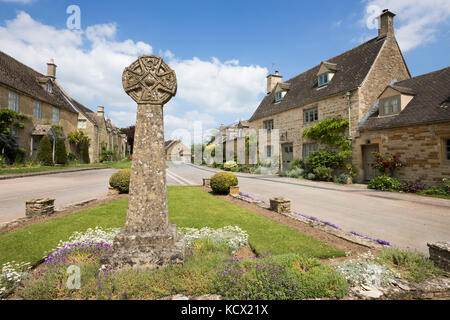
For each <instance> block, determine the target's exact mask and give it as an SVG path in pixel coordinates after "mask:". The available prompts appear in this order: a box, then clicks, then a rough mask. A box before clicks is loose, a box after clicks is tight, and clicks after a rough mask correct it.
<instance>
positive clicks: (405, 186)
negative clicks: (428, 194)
mask: <svg viewBox="0 0 450 320" xmlns="http://www.w3.org/2000/svg"><path fill="white" fill-rule="evenodd" d="M426 188H427V185H426V184H425V183H423V182H420V181H417V182H416V181H403V182H402V185H401V186H400V188H399V191H403V192H408V193H417V192H421V191H423V190H425V189H426Z"/></svg>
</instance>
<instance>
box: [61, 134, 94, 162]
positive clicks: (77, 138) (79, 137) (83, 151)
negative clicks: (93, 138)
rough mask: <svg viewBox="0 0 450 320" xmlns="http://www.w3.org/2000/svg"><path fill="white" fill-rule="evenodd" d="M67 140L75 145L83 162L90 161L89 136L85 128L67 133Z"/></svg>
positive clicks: (77, 153) (78, 156)
mask: <svg viewBox="0 0 450 320" xmlns="http://www.w3.org/2000/svg"><path fill="white" fill-rule="evenodd" d="M67 140H69V142H70V143H71V144H73V145H75V150H76V151H75V153H76V155H77V158H78V159H80V160H81V162H83V163H90V159H89V144H90V139H89V136H88V135H87V134H86V132H84V131H83V130H81V129H79V130H77V131H74V132H71V133H69V134H68V135H67Z"/></svg>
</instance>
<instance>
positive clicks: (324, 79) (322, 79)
mask: <svg viewBox="0 0 450 320" xmlns="http://www.w3.org/2000/svg"><path fill="white" fill-rule="evenodd" d="M317 82H318V87H319V88H320V87H323V86H326V85H327V84H328V82H330V77H329V72H325V73H322V74H320V75H319V76H318V80H317Z"/></svg>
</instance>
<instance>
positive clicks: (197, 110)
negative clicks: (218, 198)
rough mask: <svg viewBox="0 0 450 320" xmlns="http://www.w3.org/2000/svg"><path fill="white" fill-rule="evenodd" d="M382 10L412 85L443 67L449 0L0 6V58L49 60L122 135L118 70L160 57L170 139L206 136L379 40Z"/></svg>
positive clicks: (23, 0) (23, 1)
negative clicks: (197, 131)
mask: <svg viewBox="0 0 450 320" xmlns="http://www.w3.org/2000/svg"><path fill="white" fill-rule="evenodd" d="M424 2H425V3H424ZM69 5H78V6H79V7H80V9H81V31H69V30H67V27H66V20H67V18H68V17H69V14H67V13H66V8H67V7H68V6H69ZM374 8H375V9H374ZM384 8H389V9H391V10H392V11H393V12H394V13H396V14H397V16H396V20H395V23H396V30H397V33H396V36H397V40H398V41H399V43H400V46H401V49H402V51H403V53H404V56H405V59H406V62H407V64H408V67H409V69H410V71H411V73H412V75H413V76H415V75H419V74H423V73H427V72H431V71H434V70H437V69H440V68H444V67H447V66H449V65H450V28H449V26H450V23H449V22H448V21H449V18H450V1H447V0H428V1H418V0H397V1H387V0H367V1H350V0H344V1H325V0H324V1H321V2H313V1H287V0H285V1H263V0H258V1H253V0H246V1H245V0H240V1H238V0H227V1H222V0H209V1H203V0H202V1H197V0H191V1H133V0H129V1H50V0H0V37H1V38H2V42H0V50H2V51H5V52H6V53H8V54H10V55H12V56H14V57H15V58H17V59H18V60H20V61H22V62H24V63H25V64H27V65H29V66H31V67H33V68H35V69H36V70H38V71H40V72H45V62H47V61H48V60H49V59H50V58H54V59H55V61H56V64H57V65H58V70H57V78H58V80H59V82H60V83H61V84H62V85H63V87H64V88H65V89H66V90H67V91H68V92H69V93H71V95H72V96H74V97H75V98H76V99H78V100H79V101H80V102H82V103H83V104H85V105H86V106H87V107H89V108H91V109H93V110H95V109H96V106H97V105H104V106H105V109H106V112H107V115H108V116H110V117H111V118H112V120H113V122H115V123H116V124H117V125H118V126H126V125H129V124H132V122H133V119H134V108H135V106H134V103H133V102H132V101H131V99H129V98H128V97H127V96H126V95H125V94H124V93H123V90H122V88H121V86H120V77H121V71H122V70H123V68H124V67H125V66H126V65H127V64H129V62H131V61H133V60H134V59H135V58H136V57H137V56H138V55H140V54H144V53H152V54H157V55H163V56H164V58H165V60H166V61H168V62H169V64H170V65H171V66H172V67H173V68H174V69H175V71H176V72H177V76H178V78H179V92H178V94H177V97H175V98H174V99H173V100H172V101H171V102H170V103H169V104H168V106H167V108H166V110H165V114H166V119H165V120H166V122H165V125H166V135H167V136H170V135H171V134H172V132H174V130H176V129H177V128H185V129H187V130H190V129H191V128H192V123H193V122H194V121H196V120H201V121H202V122H203V127H204V128H205V129H209V128H213V127H215V126H219V125H220V124H221V123H224V124H230V123H233V122H235V121H237V120H238V119H247V118H249V117H250V116H251V114H252V112H253V111H254V110H255V109H256V107H257V106H258V104H259V101H260V100H261V99H262V97H263V96H264V94H265V89H266V88H265V86H266V84H265V76H266V75H267V73H268V72H271V71H273V70H279V72H280V74H281V75H283V77H284V80H287V79H289V78H291V77H293V76H295V75H297V74H299V73H301V72H303V71H305V70H307V69H309V68H311V67H313V66H315V65H317V64H319V63H320V62H321V61H322V60H326V59H328V58H331V57H333V56H335V55H337V54H340V53H342V52H344V51H346V50H349V49H351V48H352V47H355V46H357V45H358V44H360V43H362V42H364V41H366V40H368V39H370V38H372V37H375V36H376V34H377V29H376V27H375V28H374V26H373V19H372V17H371V15H372V13H373V12H375V11H376V9H378V10H381V9H384ZM372 10H375V11H372ZM5 39H6V40H5Z"/></svg>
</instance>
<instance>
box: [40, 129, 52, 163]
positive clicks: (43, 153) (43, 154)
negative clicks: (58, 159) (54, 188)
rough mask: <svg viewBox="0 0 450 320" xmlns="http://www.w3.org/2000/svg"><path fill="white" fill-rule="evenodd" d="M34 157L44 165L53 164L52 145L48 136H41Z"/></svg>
mask: <svg viewBox="0 0 450 320" xmlns="http://www.w3.org/2000/svg"><path fill="white" fill-rule="evenodd" d="M36 159H37V160H38V161H39V162H40V163H41V164H43V165H45V166H53V147H52V143H51V141H50V138H49V137H47V136H44V137H42V139H41V142H40V143H39V148H38V151H37V154H36Z"/></svg>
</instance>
